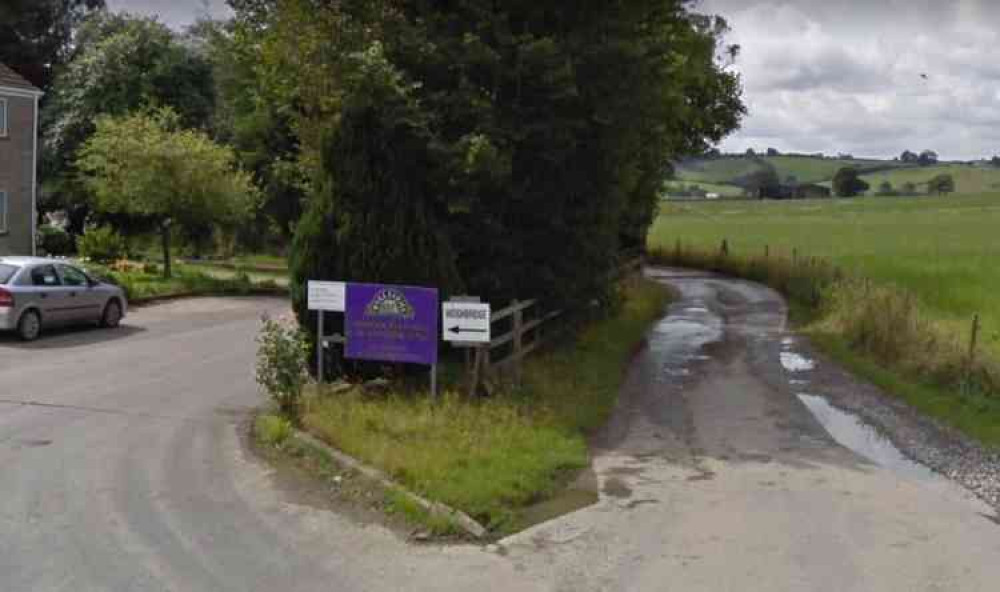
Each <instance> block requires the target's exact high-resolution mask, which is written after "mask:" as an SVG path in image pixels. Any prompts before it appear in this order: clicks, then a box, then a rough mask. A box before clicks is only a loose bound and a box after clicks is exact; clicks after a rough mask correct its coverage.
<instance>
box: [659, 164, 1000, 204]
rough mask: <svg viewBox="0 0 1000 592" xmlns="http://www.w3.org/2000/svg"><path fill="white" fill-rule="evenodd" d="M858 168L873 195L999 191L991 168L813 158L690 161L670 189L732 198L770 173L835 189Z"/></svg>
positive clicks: (997, 174)
mask: <svg viewBox="0 0 1000 592" xmlns="http://www.w3.org/2000/svg"><path fill="white" fill-rule="evenodd" d="M847 166H853V167H856V168H857V169H859V170H860V171H861V172H862V173H863V174H862V178H863V179H864V180H865V181H867V182H868V184H869V185H871V188H872V192H874V191H875V190H876V189H877V188H878V186H879V185H880V184H881V183H882V182H883V181H889V182H890V183H892V186H893V187H894V188H896V189H900V188H901V187H902V186H903V184H904V183H913V184H915V185H916V186H917V190H918V191H921V192H923V191H926V189H927V182H928V181H929V180H930V179H931V178H933V177H935V176H937V175H939V174H941V173H949V174H951V175H952V176H953V177H954V178H955V193H961V194H976V193H989V192H994V191H1000V168H995V167H990V166H986V165H970V164H957V163H956V164H949V163H944V164H940V165H936V166H931V167H920V166H916V165H910V164H904V163H902V162H899V161H895V160H876V159H862V158H854V159H842V158H818V157H813V156H785V155H780V156H756V157H744V156H726V157H721V158H706V159H691V160H686V161H683V162H680V163H678V164H677V165H676V166H675V177H676V178H675V179H674V180H672V181H669V182H668V183H669V184H670V185H677V184H684V185H691V184H697V185H699V186H702V187H703V189H705V191H708V192H713V193H719V194H720V195H723V196H727V197H732V196H738V195H742V193H743V191H742V188H741V187H740V184H741V182H742V181H743V180H744V179H745V178H746V177H747V176H749V175H751V174H753V173H755V172H759V171H761V170H763V169H766V168H768V167H771V168H773V169H774V171H775V173H777V175H778V178H779V179H780V180H781V181H782V182H785V181H786V180H787V179H788V177H789V176H794V177H795V179H796V180H797V181H798V182H799V183H817V184H821V185H825V186H827V187H829V186H830V184H831V180H832V179H833V176H834V175H835V174H836V173H837V171H838V170H839V169H841V168H843V167H847Z"/></svg>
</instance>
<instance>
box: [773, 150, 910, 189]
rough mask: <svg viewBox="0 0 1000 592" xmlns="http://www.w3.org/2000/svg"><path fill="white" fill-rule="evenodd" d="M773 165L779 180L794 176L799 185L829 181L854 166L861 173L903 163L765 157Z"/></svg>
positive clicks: (898, 166)
mask: <svg viewBox="0 0 1000 592" xmlns="http://www.w3.org/2000/svg"><path fill="white" fill-rule="evenodd" d="M762 160H764V161H765V162H767V163H769V164H771V165H772V166H773V167H774V169H775V171H776V172H777V173H778V178H779V179H781V180H782V181H785V180H786V179H787V178H788V176H789V175H794V176H795V178H796V179H797V180H798V182H799V183H819V182H821V181H829V180H831V179H833V176H834V175H835V174H837V171H839V170H840V169H842V168H844V167H847V166H853V167H857V169H858V170H861V171H870V170H874V169H881V168H887V167H888V168H901V167H905V166H907V165H904V164H903V163H901V162H898V161H893V160H871V159H858V158H855V159H833V158H814V157H802V156H765V157H763V158H762Z"/></svg>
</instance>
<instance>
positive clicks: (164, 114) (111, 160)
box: [76, 108, 256, 277]
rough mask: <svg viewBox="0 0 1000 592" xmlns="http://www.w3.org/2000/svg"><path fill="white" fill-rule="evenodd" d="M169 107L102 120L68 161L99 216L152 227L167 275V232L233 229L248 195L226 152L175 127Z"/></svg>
mask: <svg viewBox="0 0 1000 592" xmlns="http://www.w3.org/2000/svg"><path fill="white" fill-rule="evenodd" d="M180 123H181V119H180V117H179V116H178V115H177V114H176V113H175V112H173V111H172V110H170V109H166V108H164V109H161V110H159V111H155V112H149V113H134V114H131V115H126V116H121V117H117V118H114V117H110V116H102V117H100V118H98V120H97V124H96V125H97V130H96V131H95V132H94V134H93V135H92V136H91V137H90V138H89V139H88V140H87V141H86V143H85V144H84V146H83V147H82V148H81V150H80V154H79V158H78V160H77V162H76V165H77V168H78V169H79V170H80V171H81V173H82V174H83V179H84V183H85V184H86V186H87V188H88V189H89V190H90V192H91V193H92V195H93V199H94V207H95V208H96V209H97V210H98V211H101V212H107V213H111V214H120V215H125V216H130V217H133V218H139V219H145V220H148V221H152V222H154V223H155V224H156V225H157V226H158V227H159V228H160V230H161V235H162V240H163V263H164V266H163V268H164V275H165V276H167V277H170V267H171V266H170V262H171V258H170V236H171V228H173V227H174V226H177V225H179V226H180V227H181V228H191V227H195V226H197V227H200V226H202V225H204V224H206V223H208V224H212V225H219V226H226V225H229V226H233V225H235V224H237V223H239V222H241V221H243V220H245V219H246V218H247V217H248V216H250V215H251V214H252V211H253V208H254V207H255V205H256V189H255V187H254V185H253V183H252V182H251V179H250V175H249V174H247V173H245V172H243V171H241V170H240V169H239V168H238V167H237V164H236V157H235V155H234V154H233V151H232V150H231V149H229V148H228V147H225V146H220V145H218V144H216V143H215V142H213V141H212V140H211V139H210V138H209V137H208V136H207V135H206V134H205V133H203V132H201V131H197V130H190V129H183V128H182V127H181V125H180Z"/></svg>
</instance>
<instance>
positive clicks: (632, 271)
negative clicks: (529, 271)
mask: <svg viewBox="0 0 1000 592" xmlns="http://www.w3.org/2000/svg"><path fill="white" fill-rule="evenodd" d="M641 272H642V258H641V257H639V256H636V257H634V258H630V259H629V260H628V261H626V262H625V263H624V264H623V265H622V266H620V267H619V268H617V269H616V270H615V271H614V272H613V277H612V278H611V279H612V281H619V282H620V281H625V280H628V279H629V278H631V277H634V276H636V275H637V274H640V273H641ZM562 316H563V311H561V310H555V311H543V310H541V307H540V305H539V303H538V301H537V300H524V301H517V300H515V301H514V302H511V303H510V305H509V306H507V307H505V308H502V309H500V310H498V311H496V312H495V313H493V314H492V316H491V320H490V323H491V325H492V326H493V327H496V326H498V325H499V327H500V328H499V331H501V333H500V334H495V335H494V336H493V338H492V339H491V340H490V342H489V343H488V344H482V345H479V346H476V347H475V348H472V349H471V350H467V353H466V366H467V368H468V371H469V393H470V394H472V395H474V394H475V393H476V392H477V391H478V389H479V385H480V384H484V383H485V384H486V385H487V387H489V385H490V383H491V382H492V381H493V380H495V379H500V378H510V379H513V381H514V382H515V383H520V381H521V375H522V368H523V365H524V359H525V358H526V357H527V356H528V354H530V353H532V352H534V351H536V350H538V349H539V348H541V347H542V346H544V345H546V344H547V343H551V341H552V340H553V339H554V338H556V337H558V336H559V335H561V334H562V333H563V332H564V331H565V330H566V329H567V327H566V326H565V324H564V325H562V326H559V327H554V326H553V325H554V323H552V321H554V320H556V319H559V318H560V317H562ZM493 332H494V333H495V332H496V330H494V331H493Z"/></svg>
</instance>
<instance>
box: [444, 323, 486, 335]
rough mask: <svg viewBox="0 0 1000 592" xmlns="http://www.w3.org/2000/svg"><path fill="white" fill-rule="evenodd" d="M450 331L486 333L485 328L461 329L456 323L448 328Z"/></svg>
mask: <svg viewBox="0 0 1000 592" xmlns="http://www.w3.org/2000/svg"><path fill="white" fill-rule="evenodd" d="M448 330H449V331H451V332H452V333H486V329H463V328H461V327H459V326H458V325H455V326H454V327H452V328H451V329H448Z"/></svg>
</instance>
